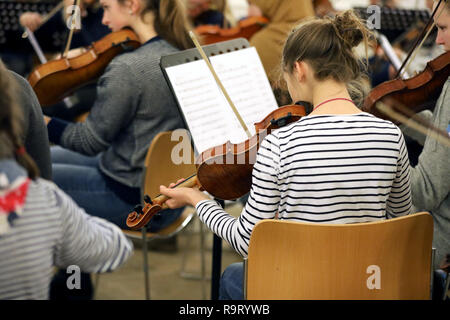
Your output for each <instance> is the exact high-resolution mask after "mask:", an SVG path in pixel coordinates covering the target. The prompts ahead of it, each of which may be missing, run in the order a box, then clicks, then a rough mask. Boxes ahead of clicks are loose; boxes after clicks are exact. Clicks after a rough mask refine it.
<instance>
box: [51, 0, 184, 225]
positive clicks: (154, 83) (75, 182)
mask: <svg viewBox="0 0 450 320" xmlns="http://www.w3.org/2000/svg"><path fill="white" fill-rule="evenodd" d="M101 5H102V6H103V9H104V16H103V23H104V24H105V25H107V26H108V27H109V28H110V29H111V30H112V31H118V30H120V29H122V28H124V27H130V28H131V29H132V30H133V31H134V32H135V33H136V34H137V36H138V38H139V40H140V41H141V43H142V45H141V47H139V48H138V49H136V50H134V51H132V52H127V53H124V54H122V55H119V56H116V57H115V58H114V59H113V60H112V61H111V63H110V64H109V65H108V67H107V69H106V71H105V72H104V74H103V75H102V76H101V77H100V79H99V81H98V85H97V99H96V101H95V103H94V105H93V106H92V109H91V112H90V114H89V116H88V117H87V119H86V121H85V122H83V123H68V122H65V121H63V120H61V119H58V118H47V121H48V125H47V127H48V132H49V138H50V141H51V142H53V143H56V144H58V145H59V146H57V147H53V148H52V150H51V152H52V162H53V176H54V181H55V183H56V184H57V185H58V186H60V187H61V188H62V189H63V190H65V191H66V192H67V193H69V195H71V196H72V197H73V198H74V199H75V201H76V202H77V203H78V204H79V205H80V206H81V207H83V208H84V209H86V210H87V211H89V212H90V213H92V214H93V215H96V216H100V217H103V218H106V219H108V220H110V221H113V222H114V223H116V224H117V225H118V226H120V227H122V228H126V225H125V220H126V214H127V212H128V211H129V208H130V206H133V205H134V204H135V203H137V202H140V200H141V199H140V197H141V196H140V186H141V181H142V180H141V178H142V177H141V176H142V171H143V165H144V158H145V155H146V152H147V149H148V146H149V145H150V142H151V141H152V139H153V137H154V136H155V135H156V134H157V133H158V132H161V131H168V130H174V129H177V128H183V127H184V124H183V121H182V118H181V115H180V113H179V111H178V108H177V106H176V103H175V100H174V98H173V95H172V93H171V91H170V89H169V87H168V85H167V83H166V81H165V80H164V76H163V74H162V71H161V69H160V67H159V60H160V57H161V56H162V55H166V54H170V53H173V52H176V51H178V50H180V49H186V48H188V47H190V46H191V39H190V37H189V35H188V33H187V27H186V26H187V22H186V15H185V12H184V11H183V7H182V6H180V3H179V1H178V0H101ZM169 13H170V14H169ZM175 212H176V213H177V214H179V210H177V211H175ZM173 218H175V217H172V216H171V215H170V214H164V215H162V216H161V223H162V225H164V224H165V223H163V220H165V219H169V220H170V219H173ZM160 226H161V225H159V226H158V224H157V223H155V225H154V226H152V227H151V228H150V229H151V230H154V231H156V230H157V229H158V228H159V227H160Z"/></svg>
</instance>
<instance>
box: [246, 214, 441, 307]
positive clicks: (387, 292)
mask: <svg viewBox="0 0 450 320" xmlns="http://www.w3.org/2000/svg"><path fill="white" fill-rule="evenodd" d="M432 239H433V219H432V217H431V215H430V214H429V213H426V212H421V213H417V214H413V215H409V216H405V217H400V218H396V219H390V220H384V221H380V222H371V223H358V224H337V225H336V224H334V225H333V224H312V223H299V222H292V221H281V220H264V221H261V222H259V223H258V224H257V225H256V226H255V228H254V230H253V232H252V235H251V238H250V247H249V251H248V259H247V261H246V269H245V280H244V294H245V297H246V298H247V299H252V300H258V299H289V300H291V299H292V300H295V299H314V300H316V299H317V300H319V299H320V300H321V299H336V300H341V299H346V300H348V299H351V300H353V299H358V300H368V299H389V300H390V299H430V296H431V280H432V279H431V277H432V272H431V270H432V244H431V243H432Z"/></svg>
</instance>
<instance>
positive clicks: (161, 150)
mask: <svg viewBox="0 0 450 320" xmlns="http://www.w3.org/2000/svg"><path fill="white" fill-rule="evenodd" d="M171 137H172V131H166V132H160V133H158V134H157V135H156V136H155V138H154V139H153V141H152V142H151V144H150V147H149V149H148V152H147V156H146V159H145V167H144V172H143V180H142V187H141V190H142V198H143V197H144V195H149V196H150V198H152V199H153V198H154V197H156V196H157V195H158V194H159V186H160V185H166V186H167V185H168V184H169V183H171V182H176V181H177V180H178V179H180V178H186V177H189V176H190V175H192V174H193V173H195V172H196V167H195V164H194V152H193V150H192V146H191V145H190V142H186V141H185V142H186V143H189V145H188V146H189V148H190V150H189V151H190V152H191V154H190V161H189V162H188V163H187V164H186V163H182V164H175V163H174V162H173V160H172V158H171V157H172V151H173V150H174V147H175V146H176V145H177V144H178V143H179V142H178V141H172V140H171ZM194 217H195V211H194V210H184V211H183V213H182V215H181V216H180V217H179V218H178V219H177V220H175V221H174V222H173V223H172V224H170V225H169V226H167V227H165V228H163V229H161V230H160V231H158V232H157V233H151V232H148V231H147V228H146V227H144V228H143V229H142V230H141V231H129V230H123V232H124V234H125V235H126V236H127V237H129V238H130V239H136V240H142V253H143V258H144V262H143V270H144V275H145V297H146V299H150V275H149V268H148V261H147V253H148V250H147V243H148V242H150V241H152V240H155V239H168V238H170V237H173V236H175V235H176V234H178V233H179V232H180V231H182V230H183V229H184V228H185V227H186V226H187V225H188V224H189V223H190V222H191V221H192V220H193V218H194ZM201 240H202V239H201ZM200 249H201V255H202V261H201V263H202V279H205V275H204V270H205V267H204V264H205V262H204V256H203V252H204V250H203V249H204V248H203V241H201V246H200ZM185 258H186V257H185V255H183V260H184V259H185ZM182 265H183V266H184V261H183V264H182ZM180 274H183V270H182V271H181V272H180ZM202 285H203V292H205V289H204V285H205V281H203V283H202Z"/></svg>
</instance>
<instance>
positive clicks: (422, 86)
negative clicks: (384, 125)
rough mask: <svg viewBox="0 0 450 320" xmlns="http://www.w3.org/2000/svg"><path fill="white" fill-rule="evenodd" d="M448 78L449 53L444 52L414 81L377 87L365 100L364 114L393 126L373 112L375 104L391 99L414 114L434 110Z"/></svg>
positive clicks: (449, 72) (384, 83)
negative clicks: (373, 116) (372, 115)
mask: <svg viewBox="0 0 450 320" xmlns="http://www.w3.org/2000/svg"><path fill="white" fill-rule="evenodd" d="M449 76H450V52H446V53H444V54H442V55H440V56H439V57H437V58H435V59H434V60H432V61H429V62H428V63H427V65H426V67H425V69H424V70H423V71H422V72H420V73H419V74H417V75H416V76H414V77H411V78H409V79H401V78H397V79H394V80H390V81H386V82H383V83H381V84H380V85H378V86H376V87H375V88H374V89H372V91H371V92H370V94H369V96H368V97H367V98H366V99H365V101H364V106H363V110H364V111H366V112H369V113H372V114H374V115H375V116H377V117H381V118H384V119H387V120H390V121H392V122H394V123H395V122H397V121H395V119H390V118H389V117H387V115H385V114H383V113H381V112H379V111H378V110H377V109H376V108H375V105H376V103H377V102H379V101H382V100H384V99H386V98H390V99H391V100H395V101H396V102H397V103H398V104H399V105H401V106H405V107H407V108H408V109H409V110H410V111H411V112H413V113H418V112H420V111H422V110H425V109H433V108H434V105H435V104H436V101H437V99H438V98H439V95H440V93H441V91H442V86H443V85H444V83H445V81H447V79H448V77H449ZM397 109H398V108H397Z"/></svg>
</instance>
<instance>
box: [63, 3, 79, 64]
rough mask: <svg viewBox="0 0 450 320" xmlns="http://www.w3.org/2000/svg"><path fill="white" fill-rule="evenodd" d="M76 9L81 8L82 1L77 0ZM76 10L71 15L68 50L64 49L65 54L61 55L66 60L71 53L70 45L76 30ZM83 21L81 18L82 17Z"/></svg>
mask: <svg viewBox="0 0 450 320" xmlns="http://www.w3.org/2000/svg"><path fill="white" fill-rule="evenodd" d="M74 3H75V7H76V8H80V0H75V2H74ZM75 18H76V17H75V9H73V10H72V15H71V21H70V22H71V26H70V32H69V36H68V39H67V43H66V48H65V49H64V52H63V54H62V55H61V57H62V58H65V57H66V56H67V53H68V52H69V48H70V44H71V43H72V36H73V32H74V30H75V21H76V19H75ZM80 19H81V17H80Z"/></svg>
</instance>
